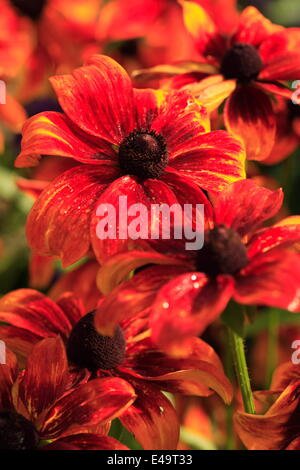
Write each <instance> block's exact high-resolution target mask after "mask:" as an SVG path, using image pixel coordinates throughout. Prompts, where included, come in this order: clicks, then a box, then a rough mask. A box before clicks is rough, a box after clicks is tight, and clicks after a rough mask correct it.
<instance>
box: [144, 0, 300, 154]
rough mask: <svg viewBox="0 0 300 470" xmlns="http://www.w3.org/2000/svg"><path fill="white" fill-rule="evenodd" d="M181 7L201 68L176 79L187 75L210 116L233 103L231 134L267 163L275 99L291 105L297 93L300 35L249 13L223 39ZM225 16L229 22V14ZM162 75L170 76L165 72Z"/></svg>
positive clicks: (195, 8) (228, 112) (191, 6)
mask: <svg viewBox="0 0 300 470" xmlns="http://www.w3.org/2000/svg"><path fill="white" fill-rule="evenodd" d="M181 3H182V6H183V14H184V19H185V23H186V27H187V29H188V30H189V31H190V33H191V34H192V35H193V36H194V39H195V42H196V46H197V48H198V51H199V54H200V59H199V63H193V64H191V63H188V64H187V65H186V66H185V64H182V66H181V67H180V68H179V67H178V66H177V71H175V73H176V74H178V73H181V74H188V77H189V79H190V81H191V82H193V83H192V84H191V85H187V86H185V87H184V88H187V89H188V88H189V89H190V90H191V91H192V92H193V94H194V95H196V96H197V97H198V98H199V99H200V100H201V102H202V103H203V104H206V105H207V106H208V108H209V109H210V110H212V109H215V108H216V107H218V106H219V105H220V104H221V103H222V102H223V101H224V100H225V99H226V98H228V100H227V101H226V105H225V110H224V119H225V124H226V127H227V129H228V130H229V131H231V132H232V133H234V134H235V135H237V136H239V137H242V138H243V140H244V141H245V144H246V151H247V157H248V158H250V159H254V160H264V159H265V158H267V156H268V155H269V153H270V151H271V149H272V147H273V145H274V141H275V132H276V122H275V114H274V109H273V106H272V101H271V97H272V95H275V97H276V96H277V95H279V96H285V97H286V98H289V99H290V98H291V95H292V91H291V90H289V89H288V84H287V81H288V80H297V78H298V76H299V73H300V53H299V46H300V29H299V28H284V27H282V26H278V25H274V24H272V23H271V22H270V21H269V20H267V19H266V18H265V17H264V16H263V15H262V14H261V13H259V11H258V10H256V8H254V7H247V8H245V10H244V11H243V12H242V13H241V15H240V19H239V23H238V25H237V26H236V27H233V29H232V30H231V31H230V34H228V31H227V34H224V33H223V32H222V31H220V29H219V28H218V27H217V25H216V22H215V20H214V18H213V17H210V16H209V14H208V13H207V12H206V11H205V10H204V8H202V7H201V6H200V5H198V4H197V3H195V2H190V1H182V2H181ZM222 15H225V18H226V17H227V14H226V9H224V11H222ZM179 65H180V64H179ZM174 70H175V69H174ZM161 71H167V69H166V66H164V68H161ZM152 72H156V73H159V72H160V69H159V67H157V68H156V69H155V70H153V71H151V69H150V70H149V73H151V74H152ZM169 72H170V74H171V72H172V66H170V69H169ZM205 76H206V77H207V78H205V79H204V80H201V79H202V78H203V77H205ZM182 80H183V82H182V85H185V84H186V83H187V77H186V76H184V75H183V76H182ZM199 80H200V81H199ZM180 82H181V78H180V77H179V78H177V79H176V80H175V86H176V87H179V86H180ZM171 86H172V85H171ZM269 95H271V96H269Z"/></svg>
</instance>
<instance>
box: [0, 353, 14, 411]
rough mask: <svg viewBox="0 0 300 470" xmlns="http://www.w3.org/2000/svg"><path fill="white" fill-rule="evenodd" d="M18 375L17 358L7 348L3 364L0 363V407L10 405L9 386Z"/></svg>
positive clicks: (5, 407)
mask: <svg viewBox="0 0 300 470" xmlns="http://www.w3.org/2000/svg"><path fill="white" fill-rule="evenodd" d="M17 375H18V363H17V358H16V356H15V355H14V353H13V352H11V351H10V350H9V349H8V348H6V350H5V364H2V363H0V408H1V409H2V410H3V409H10V408H11V407H12V396H11V388H12V386H13V383H14V381H15V380H16V378H17Z"/></svg>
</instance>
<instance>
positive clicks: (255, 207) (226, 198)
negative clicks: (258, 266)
mask: <svg viewBox="0 0 300 470" xmlns="http://www.w3.org/2000/svg"><path fill="white" fill-rule="evenodd" d="M282 201H283V193H282V190H281V189H278V190H277V191H271V190H270V189H266V188H264V187H262V186H258V185H257V184H256V183H255V182H254V181H252V180H244V181H239V182H237V183H234V184H232V185H230V186H228V187H227V188H225V189H224V191H223V192H222V193H221V194H220V195H218V196H217V198H216V201H215V218H216V225H219V224H224V225H227V227H231V228H233V229H235V230H236V231H237V232H238V233H239V234H240V235H241V236H244V235H247V233H249V232H254V231H255V230H256V228H257V227H258V226H260V225H262V223H263V222H264V221H265V220H268V219H270V218H271V217H273V216H274V215H275V214H276V213H277V212H278V211H279V209H280V207H281V205H282Z"/></svg>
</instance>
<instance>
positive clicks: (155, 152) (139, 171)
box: [119, 131, 169, 180]
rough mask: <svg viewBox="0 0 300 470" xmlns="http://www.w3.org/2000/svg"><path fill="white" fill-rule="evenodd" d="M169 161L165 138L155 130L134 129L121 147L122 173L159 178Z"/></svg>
mask: <svg viewBox="0 0 300 470" xmlns="http://www.w3.org/2000/svg"><path fill="white" fill-rule="evenodd" d="M168 161H169V157H168V152H167V146H166V142H165V139H164V138H163V136H162V135H160V134H156V132H155V131H149V132H143V131H133V132H131V134H129V135H128V136H127V137H126V138H125V139H124V140H123V142H122V143H121V145H120V148H119V164H120V167H121V171H122V173H123V174H124V175H134V176H137V177H139V178H140V179H141V180H144V179H147V178H159V176H160V175H161V174H162V173H163V171H164V169H165V167H166V166H167V164H168Z"/></svg>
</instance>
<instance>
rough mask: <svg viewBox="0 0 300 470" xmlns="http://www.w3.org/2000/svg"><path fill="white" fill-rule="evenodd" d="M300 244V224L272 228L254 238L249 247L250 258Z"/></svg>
mask: <svg viewBox="0 0 300 470" xmlns="http://www.w3.org/2000/svg"><path fill="white" fill-rule="evenodd" d="M297 242H300V224H299V225H294V224H290V225H282V226H279V227H276V226H275V227H271V228H267V229H265V230H263V231H262V232H259V233H258V234H257V235H255V236H254V237H252V239H251V240H250V243H249V246H248V256H249V257H253V256H255V255H256V254H257V253H265V252H266V251H269V250H271V249H272V248H275V247H276V246H281V245H284V246H287V245H294V244H296V243H297Z"/></svg>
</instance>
